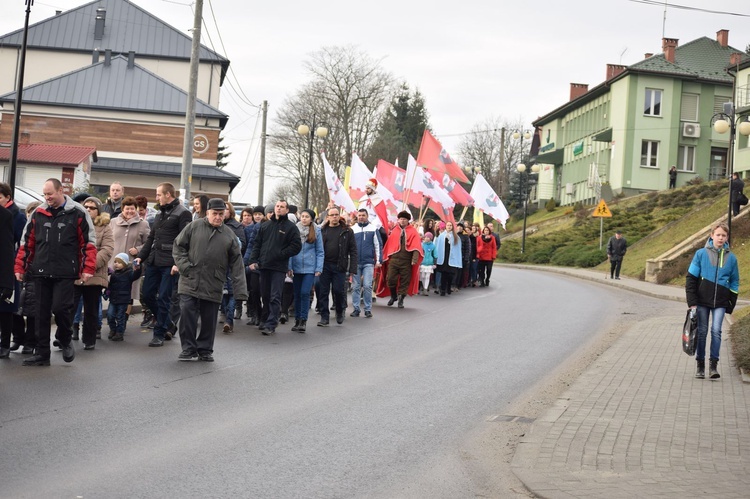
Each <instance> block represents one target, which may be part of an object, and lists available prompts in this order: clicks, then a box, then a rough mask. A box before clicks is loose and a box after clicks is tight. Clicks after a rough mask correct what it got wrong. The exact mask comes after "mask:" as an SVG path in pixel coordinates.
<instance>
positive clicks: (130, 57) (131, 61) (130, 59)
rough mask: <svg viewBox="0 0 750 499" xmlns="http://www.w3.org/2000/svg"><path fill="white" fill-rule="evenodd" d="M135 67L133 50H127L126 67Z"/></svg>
mask: <svg viewBox="0 0 750 499" xmlns="http://www.w3.org/2000/svg"><path fill="white" fill-rule="evenodd" d="M134 67H135V52H134V51H132V50H131V51H130V52H128V69H133V68H134Z"/></svg>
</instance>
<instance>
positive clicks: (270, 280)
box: [260, 270, 286, 328]
mask: <svg viewBox="0 0 750 499" xmlns="http://www.w3.org/2000/svg"><path fill="white" fill-rule="evenodd" d="M284 277H286V272H277V271H275V270H261V271H260V296H261V299H262V300H263V311H262V313H261V319H262V321H263V322H262V324H265V325H266V327H269V328H275V327H276V326H277V325H278V323H279V314H280V313H281V294H282V293H283V292H284Z"/></svg>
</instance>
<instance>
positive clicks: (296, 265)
mask: <svg viewBox="0 0 750 499" xmlns="http://www.w3.org/2000/svg"><path fill="white" fill-rule="evenodd" d="M313 220H315V212H314V211H312V210H303V211H302V212H301V213H300V215H299V222H297V228H298V229H299V234H300V238H301V239H302V251H300V252H299V253H297V254H296V255H294V256H293V257H292V258H290V260H289V268H291V271H290V274H292V283H293V285H294V326H293V327H292V331H297V332H298V333H304V332H305V331H306V330H307V313H308V311H309V310H310V291H312V287H313V283H314V282H315V277H316V276H319V275H320V273H321V272H323V257H324V256H325V253H324V251H323V237H322V236H321V234H320V227H318V226H317V225H315V223H314V222H313Z"/></svg>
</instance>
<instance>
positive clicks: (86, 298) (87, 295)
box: [73, 286, 102, 345]
mask: <svg viewBox="0 0 750 499" xmlns="http://www.w3.org/2000/svg"><path fill="white" fill-rule="evenodd" d="M73 287H74V288H75V296H74V297H73V303H78V301H79V300H80V299H81V297H83V330H82V331H81V340H82V341H83V344H84V345H95V344H96V330H97V326H98V325H99V299H100V298H101V296H102V287H101V286H73Z"/></svg>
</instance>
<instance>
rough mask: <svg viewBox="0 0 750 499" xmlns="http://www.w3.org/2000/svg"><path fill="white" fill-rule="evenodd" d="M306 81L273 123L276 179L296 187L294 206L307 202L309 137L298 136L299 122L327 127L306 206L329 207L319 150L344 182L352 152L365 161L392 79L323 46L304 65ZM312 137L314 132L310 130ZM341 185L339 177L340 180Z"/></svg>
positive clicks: (375, 65)
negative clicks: (326, 134)
mask: <svg viewBox="0 0 750 499" xmlns="http://www.w3.org/2000/svg"><path fill="white" fill-rule="evenodd" d="M305 68H306V70H307V72H308V74H309V75H310V81H309V82H308V83H307V84H305V85H304V86H303V88H301V89H299V90H298V91H297V92H296V93H295V94H294V95H293V96H292V97H290V98H288V99H287V100H286V101H285V102H284V103H283V104H282V106H281V108H280V109H279V111H278V113H277V115H276V116H275V118H274V120H273V123H274V124H273V127H272V131H271V133H270V135H269V138H270V140H269V144H270V147H271V161H272V164H273V166H275V167H276V172H275V173H274V175H275V176H279V177H283V178H284V179H285V180H286V181H287V182H290V183H291V185H292V186H293V187H294V198H293V199H294V201H295V202H296V203H297V204H299V205H301V203H302V201H303V200H304V197H305V179H306V176H307V168H308V147H309V142H308V137H302V136H300V135H299V134H298V133H297V126H298V125H299V123H300V120H302V119H304V120H305V121H306V122H307V124H308V125H309V126H311V125H312V120H313V118H315V121H316V126H317V125H318V124H320V123H325V125H326V126H327V127H328V129H329V134H328V136H327V137H326V138H325V139H324V140H321V139H316V140H315V142H314V146H313V168H312V171H311V182H310V207H323V206H325V205H326V204H327V203H328V191H327V189H326V183H325V178H324V176H323V165H322V162H321V161H320V154H319V153H320V151H321V150H325V153H326V157H327V158H328V161H329V162H330V164H331V166H332V167H333V169H334V171H335V172H336V173H337V174H338V175H339V177H343V170H344V166H346V165H348V164H349V162H350V161H351V157H352V153H353V152H355V151H356V152H357V153H358V154H360V156H362V157H364V156H365V155H366V154H367V152H368V151H369V149H370V147H372V144H373V142H374V141H375V137H376V135H377V131H378V125H379V124H380V123H381V121H382V118H383V114H384V113H385V111H386V110H387V107H388V104H389V102H390V100H391V95H392V92H393V89H392V87H393V77H392V76H391V74H390V73H388V72H386V71H385V70H383V69H382V68H381V67H380V61H376V60H373V59H372V58H371V57H370V56H368V55H367V54H366V53H364V52H362V51H359V50H357V49H356V48H354V47H352V46H346V47H324V48H322V49H321V50H319V51H317V52H315V53H313V54H312V55H311V56H310V59H309V60H308V61H307V62H306V63H305ZM312 133H314V130H313V131H312ZM342 180H343V178H342Z"/></svg>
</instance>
